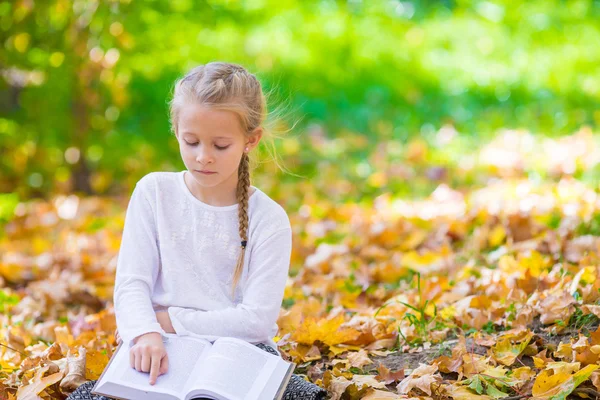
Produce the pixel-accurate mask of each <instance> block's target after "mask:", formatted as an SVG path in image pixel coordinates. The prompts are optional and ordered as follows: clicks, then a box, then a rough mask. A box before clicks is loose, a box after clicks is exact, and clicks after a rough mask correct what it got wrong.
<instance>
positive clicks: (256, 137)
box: [246, 126, 263, 151]
mask: <svg viewBox="0 0 600 400" xmlns="http://www.w3.org/2000/svg"><path fill="white" fill-rule="evenodd" d="M262 135H263V128H262V127H261V126H259V127H257V128H256V129H254V130H253V131H252V133H251V134H250V136H249V137H247V138H246V147H247V148H248V151H250V150H252V149H253V148H255V147H256V146H258V143H259V142H260V139H261V138H262Z"/></svg>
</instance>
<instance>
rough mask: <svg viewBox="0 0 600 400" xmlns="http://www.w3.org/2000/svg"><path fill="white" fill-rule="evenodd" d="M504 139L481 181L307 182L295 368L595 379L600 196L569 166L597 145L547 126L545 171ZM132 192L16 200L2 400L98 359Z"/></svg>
mask: <svg viewBox="0 0 600 400" xmlns="http://www.w3.org/2000/svg"><path fill="white" fill-rule="evenodd" d="M505 139H506V137H504V138H502V137H501V138H499V139H498V140H497V141H495V142H492V143H491V144H490V145H489V146H487V147H485V148H482V149H480V150H478V154H480V155H481V156H482V158H480V160H483V161H482V162H481V163H480V164H478V165H471V166H462V167H461V168H475V169H476V168H482V166H481V165H482V164H485V165H486V167H485V168H484V169H481V171H482V174H483V175H485V177H484V178H481V177H480V179H484V180H485V182H486V184H485V185H484V186H481V187H473V188H471V189H470V190H460V191H458V190H455V189H453V188H452V187H451V186H449V185H446V184H444V183H440V184H439V185H438V186H437V188H436V189H435V190H434V191H433V192H432V193H431V194H430V195H429V196H428V197H427V198H425V199H419V200H409V199H407V198H398V197H397V196H394V194H393V193H389V194H383V195H380V196H378V197H377V198H375V199H374V200H373V202H372V204H371V205H369V206H364V205H362V204H361V205H359V204H353V203H351V202H348V203H344V204H336V203H332V202H330V201H329V200H328V199H327V198H317V199H315V198H314V196H311V193H310V192H307V191H306V189H307V187H306V186H303V188H302V190H303V192H302V196H304V199H307V200H306V201H305V202H304V204H303V205H302V206H301V207H299V208H298V209H295V210H288V212H289V214H290V218H291V221H292V225H293V228H294V251H293V255H292V264H293V265H292V274H291V276H290V279H289V282H288V285H287V287H286V292H285V299H284V304H283V307H282V311H281V314H280V318H279V321H278V324H279V327H280V331H279V333H278V336H277V338H276V340H277V342H278V345H279V346H280V349H281V351H282V353H283V356H284V357H285V358H286V359H288V360H290V361H293V362H295V363H297V368H296V373H298V374H301V375H303V376H304V377H305V378H306V379H307V380H310V381H312V382H315V383H316V384H318V385H320V386H322V387H325V388H326V389H327V390H328V392H329V394H330V398H332V399H361V398H364V399H400V398H415V399H416V398H419V399H427V398H435V399H442V398H443V399H502V398H504V399H521V398H532V397H533V398H538V399H564V398H567V397H568V396H571V397H574V398H595V397H596V396H597V395H598V392H597V391H599V390H600V371H599V369H600V362H599V358H600V329H599V328H598V321H599V317H600V305H599V304H600V302H599V300H600V279H598V278H599V277H600V264H599V262H598V261H599V257H600V256H599V255H600V197H599V196H598V187H597V186H594V185H592V184H590V183H584V182H583V181H582V180H578V179H576V178H574V177H573V176H572V175H573V174H574V171H577V170H579V169H580V168H581V166H582V165H583V166H584V167H585V168H586V169H589V168H595V167H596V165H597V164H598V162H599V161H600V157H599V152H598V148H597V146H596V145H595V143H594V142H593V141H590V136H589V135H585V134H583V135H574V136H573V137H569V138H566V139H561V140H560V141H551V142H550V143H553V145H549V146H550V148H561V149H563V150H564V151H566V152H567V153H568V154H569V155H570V157H569V158H567V157H564V158H560V157H553V158H552V160H551V161H548V162H547V163H546V164H544V165H543V166H542V167H541V168H542V170H544V171H545V172H547V176H546V177H545V178H544V179H536V178H535V177H534V176H531V174H529V176H528V175H527V174H526V173H524V169H523V164H522V163H521V162H522V161H523V160H529V159H528V158H527V157H523V154H521V153H519V149H518V148H515V147H514V146H512V145H510V144H509V145H506V140H505ZM511 146H512V147H511ZM552 146H554V147H552ZM557 154H561V153H560V152H559V153H557ZM413 156H414V154H413ZM539 159H542V158H541V157H540V158H539ZM400 162H402V161H400ZM393 171H394V170H393V169H390V170H389V173H392V174H393ZM444 173H445V174H450V175H452V174H454V173H456V174H461V173H464V171H459V170H458V169H457V170H453V169H450V170H448V171H445V172H444ZM538 177H539V175H538ZM380 178H381V177H380ZM387 178H389V177H386V179H387ZM299 195H300V194H299ZM308 199H311V200H308ZM127 201H128V198H127V196H124V197H122V198H119V199H106V198H104V199H101V198H79V197H77V196H55V197H53V198H51V199H49V200H48V201H40V200H36V201H30V202H25V203H19V204H18V206H17V207H16V208H15V210H14V214H15V215H14V218H12V219H11V220H10V221H9V222H8V223H6V224H5V226H4V230H5V235H4V237H3V238H2V239H1V242H0V251H1V259H0V275H1V284H2V285H1V287H2V290H1V291H0V307H1V308H2V315H1V318H2V327H1V328H0V329H1V330H0V332H1V338H2V339H1V341H2V343H1V344H2V347H1V348H0V355H1V356H0V366H1V371H0V398H1V399H4V398H18V399H37V398H44V399H64V398H65V397H66V395H67V394H68V393H69V392H70V391H72V390H73V389H74V388H75V387H77V386H78V385H79V384H81V383H82V382H84V381H85V380H90V379H96V378H98V376H99V375H100V374H101V373H102V371H103V369H104V368H105V366H106V364H107V363H108V360H109V358H110V357H111V355H112V352H113V350H114V349H115V346H116V343H115V341H114V330H115V328H116V326H115V319H114V312H113V307H112V303H111V300H112V290H113V282H114V272H115V271H114V270H115V266H116V257H117V254H118V249H119V244H120V235H121V231H122V228H123V222H124V212H125V208H126V205H127Z"/></svg>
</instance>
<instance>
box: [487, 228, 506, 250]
mask: <svg viewBox="0 0 600 400" xmlns="http://www.w3.org/2000/svg"><path fill="white" fill-rule="evenodd" d="M504 238H506V229H504V227H503V226H502V225H496V226H495V227H494V229H492V231H491V232H490V235H489V236H488V243H489V244H490V247H496V246H499V245H501V244H502V242H504Z"/></svg>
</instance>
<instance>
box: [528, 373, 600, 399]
mask: <svg viewBox="0 0 600 400" xmlns="http://www.w3.org/2000/svg"><path fill="white" fill-rule="evenodd" d="M598 368H600V365H588V366H587V367H585V368H583V369H582V370H580V371H578V372H576V373H574V374H570V373H568V372H559V373H557V374H552V370H550V369H545V370H543V371H542V372H540V374H539V375H538V376H537V378H536V379H535V382H534V384H533V390H532V391H531V393H532V394H533V396H535V397H537V398H540V399H549V398H551V397H553V396H557V395H560V396H561V398H566V396H567V395H568V394H570V393H571V392H572V391H573V390H574V389H575V388H576V387H577V386H579V384H580V383H581V382H583V381H585V380H587V379H588V378H589V377H590V375H591V374H592V372H594V371H595V370H597V369H598Z"/></svg>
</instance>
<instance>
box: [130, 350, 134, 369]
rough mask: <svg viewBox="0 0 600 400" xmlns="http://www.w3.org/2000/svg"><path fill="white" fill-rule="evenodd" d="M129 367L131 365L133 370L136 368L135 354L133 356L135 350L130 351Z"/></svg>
mask: <svg viewBox="0 0 600 400" xmlns="http://www.w3.org/2000/svg"><path fill="white" fill-rule="evenodd" d="M129 365H131V368H135V354H133V349H129Z"/></svg>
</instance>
